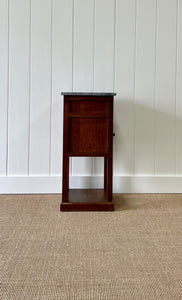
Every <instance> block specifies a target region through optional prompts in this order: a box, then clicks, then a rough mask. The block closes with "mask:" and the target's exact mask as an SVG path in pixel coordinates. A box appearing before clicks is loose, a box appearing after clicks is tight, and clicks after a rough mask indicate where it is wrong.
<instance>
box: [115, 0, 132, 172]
mask: <svg viewBox="0 0 182 300" xmlns="http://www.w3.org/2000/svg"><path fill="white" fill-rule="evenodd" d="M135 8H136V7H135V1H133V0H121V1H120V0H117V5H116V59H115V91H116V92H117V97H116V98H115V104H114V106H115V109H114V130H115V133H116V136H115V137H114V174H115V175H122V174H125V175H132V174H133V173H134V134H133V133H134V79H135V78H134V74H135V12H136V11H135Z"/></svg>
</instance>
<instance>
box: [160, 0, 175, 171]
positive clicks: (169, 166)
mask: <svg viewBox="0 0 182 300" xmlns="http://www.w3.org/2000/svg"><path fill="white" fill-rule="evenodd" d="M176 5H177V1H176V0H158V2H157V48H156V49H157V52H156V57H157V59H156V63H157V65H156V147H155V148H156V151H155V159H156V161H155V171H156V175H174V174H175V155H176V151H175V74H176V17H177V15H176V11H177V10H176Z"/></svg>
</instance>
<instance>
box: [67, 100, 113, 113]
mask: <svg viewBox="0 0 182 300" xmlns="http://www.w3.org/2000/svg"><path fill="white" fill-rule="evenodd" d="M108 111H109V105H108V101H98V100H82V101H78V100H70V101H69V113H81V114H83V113H89V114H94V113H106V114H107V113H108Z"/></svg>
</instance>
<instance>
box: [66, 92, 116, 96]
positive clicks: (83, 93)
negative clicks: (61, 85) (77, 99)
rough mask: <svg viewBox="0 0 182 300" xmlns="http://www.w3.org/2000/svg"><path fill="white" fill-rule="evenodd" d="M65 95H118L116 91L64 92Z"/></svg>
mask: <svg viewBox="0 0 182 300" xmlns="http://www.w3.org/2000/svg"><path fill="white" fill-rule="evenodd" d="M61 95H64V96H116V93H87V92H62V93H61Z"/></svg>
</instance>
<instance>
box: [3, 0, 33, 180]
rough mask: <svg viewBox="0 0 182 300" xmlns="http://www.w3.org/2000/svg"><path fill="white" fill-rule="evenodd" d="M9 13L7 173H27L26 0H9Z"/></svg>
mask: <svg viewBox="0 0 182 300" xmlns="http://www.w3.org/2000/svg"><path fill="white" fill-rule="evenodd" d="M20 8H21V9H20ZM10 16H11V21H10V59H9V62H10V73H9V75H10V77H9V78H10V79H9V80H10V83H9V88H10V90H9V126H8V129H9V132H8V174H9V175H11V174H12V175H13V174H26V175H27V174H28V126H29V124H28V120H29V118H28V116H29V25H30V17H29V16H30V2H29V0H11V1H10Z"/></svg>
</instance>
